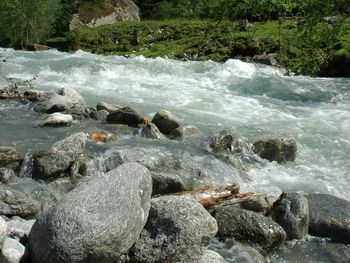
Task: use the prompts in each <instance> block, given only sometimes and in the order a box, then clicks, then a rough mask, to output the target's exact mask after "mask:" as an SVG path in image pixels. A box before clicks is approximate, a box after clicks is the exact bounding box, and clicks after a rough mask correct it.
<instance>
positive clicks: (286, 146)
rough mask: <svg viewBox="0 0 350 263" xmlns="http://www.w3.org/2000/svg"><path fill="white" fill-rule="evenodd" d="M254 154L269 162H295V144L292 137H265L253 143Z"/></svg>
mask: <svg viewBox="0 0 350 263" xmlns="http://www.w3.org/2000/svg"><path fill="white" fill-rule="evenodd" d="M253 146H254V152H255V153H256V154H258V155H259V156H260V157H261V158H264V159H267V160H269V161H270V162H273V161H276V162H278V163H285V162H287V161H295V158H296V153H297V144H296V142H295V140H294V138H293V137H291V136H290V137H286V136H267V137H263V138H261V139H258V140H256V141H255V142H254V143H253Z"/></svg>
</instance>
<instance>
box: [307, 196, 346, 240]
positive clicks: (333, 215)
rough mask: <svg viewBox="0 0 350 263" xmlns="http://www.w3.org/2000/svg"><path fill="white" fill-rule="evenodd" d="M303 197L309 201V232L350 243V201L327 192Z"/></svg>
mask: <svg viewBox="0 0 350 263" xmlns="http://www.w3.org/2000/svg"><path fill="white" fill-rule="evenodd" d="M305 197H306V198H307V200H308V203H309V213H310V224H309V234H310V235H313V236H318V237H327V238H330V239H332V240H333V241H335V242H339V243H344V244H350V221H349V215H350V202H349V201H346V200H343V199H340V198H338V197H335V196H331V195H327V194H309V195H306V196H305Z"/></svg>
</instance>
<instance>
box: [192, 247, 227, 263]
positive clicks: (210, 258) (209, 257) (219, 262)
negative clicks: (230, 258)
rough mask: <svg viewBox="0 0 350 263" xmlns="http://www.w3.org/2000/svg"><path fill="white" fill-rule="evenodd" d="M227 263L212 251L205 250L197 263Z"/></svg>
mask: <svg viewBox="0 0 350 263" xmlns="http://www.w3.org/2000/svg"><path fill="white" fill-rule="evenodd" d="M209 262H210V263H227V261H226V260H225V259H224V258H223V257H222V256H220V254H218V253H216V252H215V251H212V250H206V251H205V252H204V254H203V256H202V257H201V259H200V260H199V261H198V263H209Z"/></svg>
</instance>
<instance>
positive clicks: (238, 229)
mask: <svg viewBox="0 0 350 263" xmlns="http://www.w3.org/2000/svg"><path fill="white" fill-rule="evenodd" d="M214 217H215V219H216V221H217V223H218V234H217V235H218V236H219V237H221V238H230V237H234V238H235V239H237V240H241V241H247V242H249V243H251V244H254V245H257V247H258V248H259V249H263V250H268V249H271V248H274V247H276V246H277V245H279V244H281V243H282V242H283V241H284V240H285V239H286V233H285V232H284V230H283V228H282V227H281V226H280V225H279V224H277V223H276V222H274V221H273V220H272V219H270V218H268V217H265V216H263V215H261V214H259V213H256V212H252V211H248V210H244V209H241V208H237V206H235V205H220V206H218V207H217V208H216V209H215V211H214Z"/></svg>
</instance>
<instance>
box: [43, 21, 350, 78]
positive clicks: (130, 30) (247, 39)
mask: <svg viewBox="0 0 350 263" xmlns="http://www.w3.org/2000/svg"><path fill="white" fill-rule="evenodd" d="M293 24H295V21H291V20H285V21H283V22H278V21H268V22H260V23H253V24H250V23H248V24H247V23H245V21H210V20H160V21H142V22H124V23H118V24H114V25H108V26H100V27H96V28H83V29H80V30H78V31H75V32H71V33H69V34H68V35H67V36H66V37H61V38H55V39H49V40H48V41H47V44H48V45H49V46H53V47H57V48H59V49H62V50H77V49H82V50H85V51H89V52H93V53H97V54H105V55H111V54H113V55H131V54H134V55H143V56H146V57H157V56H167V57H169V58H174V59H193V60H208V59H212V60H215V61H225V60H227V59H229V58H239V59H243V60H245V61H252V60H255V61H260V62H265V63H272V64H274V65H277V66H281V67H286V68H288V69H290V70H291V71H293V72H296V73H300V74H309V75H322V76H323V75H324V76H350V72H349V68H350V66H347V65H348V64H347V63H349V61H350V33H349V30H350V19H348V20H346V23H345V24H344V27H345V30H346V31H347V33H346V34H345V35H344V36H343V37H342V38H341V41H340V42H339V43H336V45H334V46H331V47H330V46H325V47H322V46H321V47H317V48H311V49H312V50H307V53H305V50H306V49H304V48H303V46H301V45H299V44H300V43H294V42H295V41H293V39H295V37H294V36H295V35H296V34H297V30H298V29H297V27H295V26H293ZM298 42H300V39H299V40H298ZM309 49H310V48H309ZM268 54H270V55H268ZM320 54H322V57H320ZM266 55H268V56H266ZM313 56H314V57H313ZM313 60H315V61H313ZM310 61H311V62H312V61H313V63H310ZM311 67H315V68H311Z"/></svg>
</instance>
